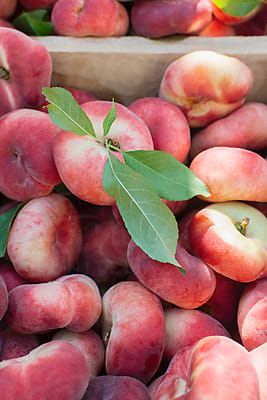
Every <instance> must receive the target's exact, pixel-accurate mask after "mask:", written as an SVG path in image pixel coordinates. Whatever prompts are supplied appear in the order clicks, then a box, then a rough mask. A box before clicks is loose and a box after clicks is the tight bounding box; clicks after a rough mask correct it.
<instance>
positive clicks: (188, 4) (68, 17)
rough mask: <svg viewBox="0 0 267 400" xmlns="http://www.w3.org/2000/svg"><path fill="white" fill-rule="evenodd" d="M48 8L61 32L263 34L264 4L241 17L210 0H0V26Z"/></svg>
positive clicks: (266, 15)
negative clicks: (29, 12)
mask: <svg viewBox="0 0 267 400" xmlns="http://www.w3.org/2000/svg"><path fill="white" fill-rule="evenodd" d="M38 9H48V10H49V12H50V16H51V22H52V25H53V28H54V33H56V34H58V35H62V36H77V37H85V36H97V37H109V36H124V35H127V34H129V33H130V34H135V35H140V36H145V37H149V38H160V37H165V36H170V35H177V34H180V35H200V36H234V35H246V36H248V35H265V34H266V27H267V6H266V5H264V1H262V4H256V3H255V7H254V9H253V10H252V11H250V12H248V13H247V14H246V15H244V16H242V17H234V16H232V15H229V14H227V13H226V12H224V11H222V10H221V9H219V8H218V7H217V6H216V4H215V3H214V2H213V0H82V1H81V0H0V26H5V27H7V26H9V27H11V26H12V19H11V18H13V17H15V16H18V15H20V13H21V12H23V11H26V12H28V11H32V10H38Z"/></svg>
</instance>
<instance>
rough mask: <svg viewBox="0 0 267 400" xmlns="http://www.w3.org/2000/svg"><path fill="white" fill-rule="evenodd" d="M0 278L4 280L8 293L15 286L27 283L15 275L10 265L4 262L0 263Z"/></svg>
mask: <svg viewBox="0 0 267 400" xmlns="http://www.w3.org/2000/svg"><path fill="white" fill-rule="evenodd" d="M0 276H1V277H2V278H3V279H4V281H5V284H6V287H7V291H8V292H10V291H11V290H12V289H14V288H15V287H17V286H20V285H24V284H25V283H27V281H25V279H23V278H22V277H21V276H20V275H18V274H17V273H16V271H15V270H14V268H13V267H12V265H10V264H8V263H5V262H1V263H0Z"/></svg>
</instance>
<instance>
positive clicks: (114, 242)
mask: <svg viewBox="0 0 267 400" xmlns="http://www.w3.org/2000/svg"><path fill="white" fill-rule="evenodd" d="M129 241H130V236H129V234H128V232H127V230H126V228H125V227H124V226H123V225H122V224H120V223H118V222H116V220H115V218H113V216H112V215H110V217H109V218H108V219H106V220H105V221H103V222H101V223H99V224H96V225H94V226H92V227H89V228H88V229H87V231H86V233H85V235H84V240H83V247H82V252H81V256H80V260H79V262H78V267H77V271H78V272H80V273H83V274H86V275H89V276H91V277H92V278H93V279H94V280H95V282H97V283H99V284H101V283H110V284H112V283H114V282H117V281H118V280H121V279H122V278H125V277H127V275H128V274H129V266H128V260H127V247H128V243H129Z"/></svg>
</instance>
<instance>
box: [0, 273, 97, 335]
mask: <svg viewBox="0 0 267 400" xmlns="http://www.w3.org/2000/svg"><path fill="white" fill-rule="evenodd" d="M101 310H102V304H101V297H100V294H99V290H98V287H97V286H96V284H95V282H94V281H93V280H92V279H91V278H89V277H88V276H85V275H80V274H74V275H67V276H63V277H61V278H59V279H57V280H56V281H52V282H49V283H40V284H29V285H22V286H18V287H16V288H15V289H13V290H12V291H11V292H10V293H9V307H8V311H7V314H6V318H5V321H6V322H7V324H8V325H9V326H10V327H11V328H12V329H13V330H14V331H16V332H18V333H27V334H28V333H44V332H48V331H50V330H53V329H60V328H65V327H66V328H68V329H69V330H71V331H73V332H84V331H87V330H88V329H90V328H91V327H92V326H93V325H94V324H95V323H96V321H97V320H98V319H99V317H100V314H101Z"/></svg>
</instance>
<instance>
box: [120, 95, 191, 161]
mask: <svg viewBox="0 0 267 400" xmlns="http://www.w3.org/2000/svg"><path fill="white" fill-rule="evenodd" d="M128 107H129V109H130V110H131V111H132V112H134V113H135V114H136V115H138V117H140V118H141V119H142V120H143V121H144V122H145V123H146V125H147V126H148V128H149V130H150V133H151V136H152V139H153V143H154V148H155V150H162V151H167V152H168V153H170V154H171V155H172V156H173V157H175V158H177V160H178V161H181V162H183V161H185V159H186V157H187V154H188V152H189V149H190V143H191V140H190V128H189V125H188V122H187V120H186V118H185V116H184V114H183V113H182V111H181V110H179V108H178V107H176V106H174V105H173V104H171V103H169V102H167V101H165V100H162V99H159V98H156V97H147V98H143V99H139V100H136V101H134V102H133V103H131V104H130V105H129V106H128Z"/></svg>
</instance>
